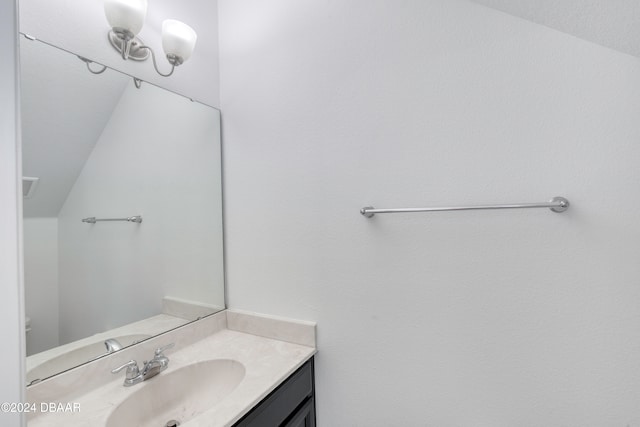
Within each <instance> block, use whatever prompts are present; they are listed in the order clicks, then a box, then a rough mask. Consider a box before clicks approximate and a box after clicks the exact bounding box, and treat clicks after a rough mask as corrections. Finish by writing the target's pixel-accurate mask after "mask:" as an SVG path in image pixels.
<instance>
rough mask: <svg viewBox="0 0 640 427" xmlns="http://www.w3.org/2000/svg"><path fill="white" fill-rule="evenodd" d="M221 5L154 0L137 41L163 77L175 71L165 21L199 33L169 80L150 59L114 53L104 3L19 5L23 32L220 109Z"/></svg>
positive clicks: (72, 0)
mask: <svg viewBox="0 0 640 427" xmlns="http://www.w3.org/2000/svg"><path fill="white" fill-rule="evenodd" d="M217 12H218V8H217V0H182V1H172V0H154V1H150V2H149V5H148V8H147V19H146V21H145V25H144V27H143V28H142V31H141V32H140V34H139V36H140V38H141V39H142V40H143V41H144V42H145V43H146V44H147V45H148V46H151V47H152V48H153V49H154V51H155V52H156V56H157V58H158V67H159V68H160V71H162V72H163V73H167V72H169V71H170V70H171V66H170V65H169V63H168V62H167V61H166V58H165V54H164V51H163V50H162V37H161V32H162V21H164V20H165V19H177V20H179V21H183V22H185V23H186V24H188V25H190V26H191V27H192V28H193V29H194V30H195V31H196V33H197V34H198V41H197V43H196V48H195V50H194V52H193V55H192V56H191V58H189V60H188V61H187V62H185V63H184V64H183V65H181V66H180V67H178V68H177V69H176V70H175V73H174V74H173V75H172V76H171V77H168V78H165V77H161V76H159V75H158V74H156V72H155V70H154V69H153V64H152V63H151V58H149V59H148V60H147V61H144V62H136V61H124V60H123V59H122V57H121V56H119V55H120V54H119V53H118V52H117V51H116V50H114V49H113V47H112V46H111V44H110V43H109V40H108V39H107V33H108V32H109V30H110V27H109V23H108V22H107V18H106V17H105V15H104V2H103V1H100V0H90V1H87V0H65V1H60V0H57V1H56V0H53V1H49V0H20V31H22V32H24V33H27V34H30V35H33V36H36V37H37V38H39V39H41V40H44V41H47V42H49V43H53V44H54V45H56V46H60V47H62V48H63V49H66V50H69V51H71V52H73V53H75V54H78V55H83V56H85V57H87V58H90V59H92V60H94V61H97V62H99V63H102V64H105V65H108V66H110V67H113V68H115V69H117V70H122V71H124V72H126V73H129V74H131V75H134V76H137V77H140V78H142V79H144V80H146V81H150V82H153V83H155V84H158V85H160V86H163V87H166V88H168V89H170V90H173V91H176V92H179V93H182V94H184V95H187V96H189V97H191V98H193V99H197V100H199V101H201V102H204V103H206V104H209V105H213V106H219V86H218V28H217V26H216V25H215V23H216V21H217Z"/></svg>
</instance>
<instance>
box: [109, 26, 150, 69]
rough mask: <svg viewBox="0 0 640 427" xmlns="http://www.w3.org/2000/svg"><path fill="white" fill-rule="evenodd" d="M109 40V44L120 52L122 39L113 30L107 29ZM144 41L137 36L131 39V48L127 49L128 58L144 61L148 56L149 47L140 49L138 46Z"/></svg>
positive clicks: (122, 43) (142, 44) (122, 44)
mask: <svg viewBox="0 0 640 427" xmlns="http://www.w3.org/2000/svg"><path fill="white" fill-rule="evenodd" d="M108 37H109V42H110V43H111V46H113V48H114V49H115V50H117V51H118V52H120V53H121V54H122V49H123V46H124V43H125V41H124V39H123V38H122V37H120V36H118V34H117V33H116V32H114V31H113V30H111V31H109V35H108ZM144 45H145V44H144V42H143V41H142V39H140V38H139V37H134V38H133V40H131V48H130V49H129V57H128V59H132V60H134V61H145V60H146V59H147V58H148V57H149V49H140V46H144Z"/></svg>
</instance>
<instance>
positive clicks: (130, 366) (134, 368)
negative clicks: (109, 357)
mask: <svg viewBox="0 0 640 427" xmlns="http://www.w3.org/2000/svg"><path fill="white" fill-rule="evenodd" d="M124 368H127V372H126V378H134V377H136V376H138V375H139V374H140V369H139V368H138V362H136V361H135V360H129V361H128V362H127V363H125V364H124V365H122V366H118V367H117V368H115V369H114V370H112V371H111V373H112V374H117V373H118V372H120V371H122V370H123V369H124Z"/></svg>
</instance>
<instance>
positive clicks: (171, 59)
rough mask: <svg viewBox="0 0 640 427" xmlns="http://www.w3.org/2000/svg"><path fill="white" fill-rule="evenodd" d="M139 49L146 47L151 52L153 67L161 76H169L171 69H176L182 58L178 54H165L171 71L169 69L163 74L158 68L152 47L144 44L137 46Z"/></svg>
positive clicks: (171, 72)
mask: <svg viewBox="0 0 640 427" xmlns="http://www.w3.org/2000/svg"><path fill="white" fill-rule="evenodd" d="M138 48H139V49H147V50H148V51H149V52H150V53H151V60H152V61H153V68H155V69H156V72H157V73H158V74H160V75H161V76H162V77H169V76H170V75H171V74H173V71H174V70H175V69H176V66H177V65H180V64H182V62H183V61H182V58H180V57H179V56H176V55H167V60H169V63H170V64H171V71H169V73H168V74H163V73H162V72H161V71H160V69H159V68H158V63H157V62H156V54H155V52H154V51H153V49H151V48H150V47H149V46H145V45H141V46H138Z"/></svg>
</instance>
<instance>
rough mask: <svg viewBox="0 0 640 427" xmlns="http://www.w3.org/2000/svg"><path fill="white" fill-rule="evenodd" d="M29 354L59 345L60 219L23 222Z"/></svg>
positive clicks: (32, 219) (36, 219)
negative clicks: (29, 321)
mask: <svg viewBox="0 0 640 427" xmlns="http://www.w3.org/2000/svg"><path fill="white" fill-rule="evenodd" d="M22 236H23V241H24V242H23V245H24V255H23V256H24V280H25V283H27V284H28V285H27V286H25V290H24V293H25V312H26V314H27V316H29V317H30V318H31V331H30V332H29V333H28V334H27V336H26V339H27V356H29V355H32V354H35V353H39V352H41V351H44V350H48V349H50V348H52V347H57V346H58V218H25V219H24V222H23V232H22Z"/></svg>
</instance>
